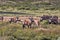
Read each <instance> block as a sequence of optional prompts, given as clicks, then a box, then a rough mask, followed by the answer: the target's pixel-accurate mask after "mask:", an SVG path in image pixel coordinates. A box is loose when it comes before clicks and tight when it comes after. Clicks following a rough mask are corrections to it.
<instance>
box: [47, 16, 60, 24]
mask: <svg viewBox="0 0 60 40" xmlns="http://www.w3.org/2000/svg"><path fill="white" fill-rule="evenodd" d="M58 20H59V19H58V16H53V17H52V18H51V19H49V20H48V22H49V24H51V23H52V24H58Z"/></svg>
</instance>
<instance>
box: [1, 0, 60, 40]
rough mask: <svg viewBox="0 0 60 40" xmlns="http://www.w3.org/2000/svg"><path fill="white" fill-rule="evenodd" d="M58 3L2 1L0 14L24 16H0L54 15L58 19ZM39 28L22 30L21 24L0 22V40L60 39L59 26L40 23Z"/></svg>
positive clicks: (59, 3) (59, 4)
mask: <svg viewBox="0 0 60 40" xmlns="http://www.w3.org/2000/svg"><path fill="white" fill-rule="evenodd" d="M59 7H60V1H59V0H58V1H57V0H56V1H55V2H52V1H49V2H44V1H40V0H39V1H36V0H35V1H32V0H27V1H24V0H23V1H21V0H20V1H16V0H10V1H7V0H6V1H4V2H0V12H18V13H24V14H9V13H8V14H0V16H25V15H27V16H29V15H32V16H42V15H44V14H45V15H56V16H58V17H60V8H59ZM40 25H41V27H42V28H44V29H49V30H40V27H34V28H31V29H30V28H27V27H26V28H25V29H23V28H22V24H21V23H11V24H10V23H8V22H0V40H57V39H58V37H60V25H54V24H48V23H47V21H43V22H41V24H40Z"/></svg>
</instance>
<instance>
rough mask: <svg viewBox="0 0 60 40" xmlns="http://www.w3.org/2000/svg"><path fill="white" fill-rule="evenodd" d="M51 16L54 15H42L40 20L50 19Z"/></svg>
mask: <svg viewBox="0 0 60 40" xmlns="http://www.w3.org/2000/svg"><path fill="white" fill-rule="evenodd" d="M50 18H52V16H49V15H43V16H41V17H40V21H43V20H48V19H50Z"/></svg>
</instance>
